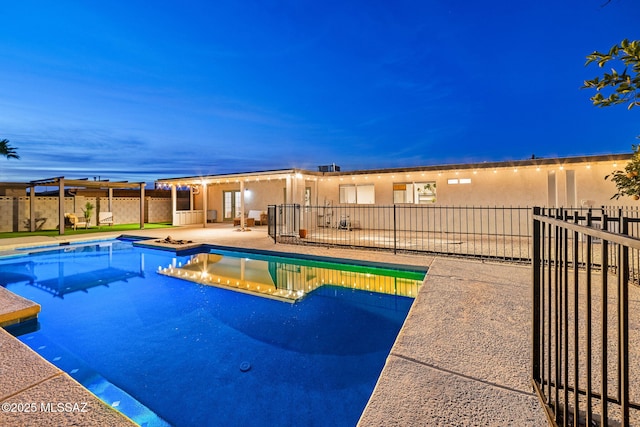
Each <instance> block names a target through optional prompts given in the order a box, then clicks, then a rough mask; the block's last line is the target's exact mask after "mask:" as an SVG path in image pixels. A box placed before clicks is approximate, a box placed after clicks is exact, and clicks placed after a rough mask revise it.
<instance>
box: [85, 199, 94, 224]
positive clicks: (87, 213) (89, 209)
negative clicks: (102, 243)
mask: <svg viewBox="0 0 640 427" xmlns="http://www.w3.org/2000/svg"><path fill="white" fill-rule="evenodd" d="M93 208H94V206H93V205H92V204H91V202H87V203H86V204H85V205H84V209H83V210H82V212H83V213H84V217H85V219H86V220H87V224H89V223H90V222H91V216H92V215H93Z"/></svg>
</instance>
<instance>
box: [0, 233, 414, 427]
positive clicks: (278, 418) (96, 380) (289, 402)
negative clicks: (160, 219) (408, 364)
mask: <svg viewBox="0 0 640 427" xmlns="http://www.w3.org/2000/svg"><path fill="white" fill-rule="evenodd" d="M251 256H252V255H248V254H244V256H242V254H238V255H236V257H241V258H242V259H243V260H245V261H244V263H243V265H244V264H245V263H247V262H257V261H259V260H263V257H258V256H256V258H260V259H259V260H258V259H256V260H252V259H251ZM224 257H225V258H227V257H231V258H233V256H232V254H225V255H224ZM192 259H193V256H192V255H188V256H176V254H175V253H173V252H166V251H159V250H154V249H147V248H139V247H134V246H133V245H132V243H130V242H121V241H106V242H99V243H95V244H88V245H78V246H70V247H66V248H64V249H59V250H51V249H49V250H46V251H43V252H39V253H38V252H37V251H36V252H35V253H31V254H29V255H25V256H18V257H11V258H4V259H0V283H2V284H3V286H6V287H7V288H8V289H9V290H11V291H13V292H15V293H17V294H19V295H22V296H24V297H26V298H28V299H31V300H33V301H36V302H37V303H39V304H41V306H42V311H41V313H40V315H39V329H38V330H37V331H35V332H30V333H25V334H22V335H20V336H19V339H20V340H22V341H23V342H25V343H26V344H27V345H29V346H30V347H31V348H33V349H34V350H35V351H37V352H38V353H40V354H41V355H42V356H43V357H45V358H46V359H47V360H49V361H51V362H52V363H54V364H55V365H57V366H59V367H60V368H61V369H63V370H65V371H66V372H68V373H69V374H70V375H71V376H72V377H74V378H75V379H77V380H78V381H79V382H80V383H82V384H83V385H85V386H86V387H87V388H89V389H90V390H92V391H93V392H94V393H95V394H97V395H98V396H99V397H101V398H102V399H103V400H104V401H105V402H107V403H108V404H110V405H113V406H114V407H116V408H117V409H119V410H122V411H123V412H124V413H125V414H127V415H128V416H130V417H131V418H133V419H134V421H136V422H137V423H139V424H141V425H148V426H154V425H167V424H169V425H173V426H193V425H198V426H205V425H216V426H218V425H222V426H227V425H233V426H252V425H260V426H264V425H270V426H292V425H296V426H298V425H305V426H312V425H317V426H325V425H326V426H353V425H355V424H356V423H357V421H358V419H359V417H360V414H361V413H362V410H363V409H364V406H365V405H366V402H367V400H368V398H369V396H370V394H371V392H372V391H373V388H374V386H375V383H376V380H377V378H378V376H379V374H380V372H381V370H382V367H383V365H384V362H385V359H386V357H387V355H388V353H389V351H390V349H391V346H392V344H393V342H394V340H395V337H396V336H397V334H398V331H399V330H400V327H401V326H402V323H403V321H404V319H405V317H406V315H407V313H408V311H409V308H410V306H411V303H412V301H413V299H412V298H410V297H406V296H398V295H389V294H384V293H379V292H371V291H370V290H363V289H365V288H364V286H365V285H363V284H362V283H363V282H361V281H360V279H358V278H356V276H355V274H365V275H370V273H369V272H367V271H370V270H367V269H365V270H367V271H364V272H363V270H362V268H360V270H358V269H357V268H356V270H358V273H350V274H352V276H353V277H354V279H353V280H352V282H353V283H347V284H344V283H338V284H333V283H326V282H325V283H323V284H322V286H318V287H313V288H311V287H309V289H310V291H309V293H308V294H306V295H305V297H304V298H302V299H300V300H299V301H298V302H295V303H289V302H282V301H280V300H274V299H271V298H264V297H262V296H257V295H253V294H247V293H241V292H237V291H236V290H233V289H225V288H219V287H216V286H207V285H202V284H199V283H194V282H193V281H186V280H181V279H178V278H175V277H169V276H166V275H163V274H160V273H159V270H160V269H161V268H164V267H166V266H168V265H175V266H188V265H193V264H190V263H191V262H192ZM227 259H228V258H227ZM276 261H277V260H276ZM276 261H274V260H271V261H268V262H270V264H267V266H266V267H265V268H266V269H267V271H268V272H269V273H270V276H269V277H271V278H272V281H273V282H279V284H277V286H289V287H290V286H292V284H290V283H287V280H286V278H287V277H290V276H291V275H294V276H295V275H296V274H298V275H301V274H302V275H304V277H305V278H306V279H307V280H308V283H313V281H314V278H313V277H311V276H317V277H320V276H322V278H323V279H322V280H325V277H328V276H326V274H325V273H322V272H319V271H316V270H311V269H309V268H307V267H309V265H308V262H307V266H306V267H301V266H299V265H295V264H290V263H289V262H290V261H287V263H283V262H276ZM216 262H217V263H218V264H220V265H224V264H225V261H224V260H223V259H222V258H221V259H220V260H219V259H218V258H216ZM276 267H277V268H276ZM322 267H323V268H326V267H327V266H326V265H324V264H323V266H322ZM245 268H246V267H245ZM340 269H341V270H344V269H345V267H344V266H340ZM255 270H256V271H259V270H260V268H258V267H256V268H255ZM244 272H245V270H244V269H243V273H244ZM248 272H249V269H247V270H246V273H245V274H249V273H248ZM230 274H231V273H227V276H225V277H228V276H229V275H230ZM341 274H344V273H341ZM385 274H388V273H385ZM341 277H343V276H341ZM2 278H4V279H3V280H2ZM243 279H246V277H243ZM267 279H268V277H267ZM394 280H395V279H394ZM404 280H405V279H402V280H400V281H404ZM343 281H344V280H343ZM400 281H398V283H399V282H400ZM376 283H378V282H376ZM379 283H382V282H379ZM384 283H385V284H384V286H386V287H388V284H387V283H388V281H385V282H384ZM394 283H396V282H394ZM336 285H340V286H336ZM252 286H253V285H252ZM366 286H369V285H366ZM380 286H381V288H382V286H383V285H380Z"/></svg>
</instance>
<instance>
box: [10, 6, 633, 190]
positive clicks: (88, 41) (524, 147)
mask: <svg viewBox="0 0 640 427" xmlns="http://www.w3.org/2000/svg"><path fill="white" fill-rule="evenodd" d="M604 3H605V0H580V1H579V0H564V1H547V0H543V1H536V2H517V1H516V2H514V1H504V0H494V1H491V2H481V1H471V0H467V1H456V0H442V1H432V0H422V1H405V0H394V1H393V2H392V1H388V0H386V1H375V0H366V1H351V2H349V1H336V2H334V1H331V0H328V1H323V2H317V1H305V0H299V1H271V0H266V1H244V0H232V1H225V0H222V1H214V0H208V1H195V0H194V1H186V2H178V1H162V0H160V1H154V2H149V1H148V0H144V1H142V0H127V1H121V0H112V1H108V2H93V1H80V0H78V1H67V0H59V1H55V2H52V1H34V0H21V1H15V2H2V4H1V5H0V19H1V22H2V25H1V26H0V60H1V63H0V79H1V84H0V138H7V139H9V140H10V143H11V145H12V146H14V147H17V148H18V153H19V154H20V156H21V159H20V160H6V159H0V181H23V180H33V179H42V178H48V177H53V176H66V177H69V178H82V177H94V176H100V177H101V178H102V179H111V180H129V181H153V180H154V179H156V178H165V177H174V176H193V175H201V174H218V173H229V172H246V171H257V170H269V169H282V168H292V167H297V168H308V169H312V170H315V169H316V168H317V166H318V165H323V164H331V163H336V164H338V165H340V166H342V168H343V170H354V169H368V168H385V167H400V166H420V165H434V164H442V163H463V162H480V161H501V160H519V159H526V158H530V157H531V155H532V154H535V155H536V156H539V157H556V156H561V157H564V156H574V155H587V154H589V155H590V154H608V153H626V152H630V150H631V144H634V143H636V142H637V140H636V139H635V138H636V136H637V135H639V134H640V115H639V114H640V112H639V111H635V110H632V111H627V109H626V108H625V107H623V106H617V107H610V108H605V109H602V108H596V107H593V106H592V105H591V103H590V101H589V97H590V96H591V95H592V93H591V92H590V91H588V90H581V89H580V87H581V85H582V82H583V81H584V80H585V79H587V78H593V77H595V76H596V75H599V74H601V70H599V69H598V68H597V67H596V66H589V67H585V66H584V63H585V57H586V55H588V54H589V53H591V52H593V51H594V50H600V51H602V50H608V49H609V48H610V47H611V46H612V45H614V44H616V43H618V42H620V41H621V40H622V39H624V38H629V39H639V38H640V26H638V20H639V19H640V3H639V2H637V1H636V0H612V1H611V2H609V3H608V4H607V5H606V6H603V4H604Z"/></svg>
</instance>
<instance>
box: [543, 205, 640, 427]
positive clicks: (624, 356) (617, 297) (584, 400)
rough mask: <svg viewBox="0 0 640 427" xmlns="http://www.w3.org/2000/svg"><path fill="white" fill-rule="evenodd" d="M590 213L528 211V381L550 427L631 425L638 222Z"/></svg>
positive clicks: (638, 352) (638, 360) (637, 348)
mask: <svg viewBox="0 0 640 427" xmlns="http://www.w3.org/2000/svg"><path fill="white" fill-rule="evenodd" d="M596 211H597V212H595V213H596V214H595V215H594V210H587V211H586V212H580V211H579V210H573V211H572V210H563V209H540V208H534V212H533V240H532V243H533V245H532V266H533V268H532V272H533V277H532V279H533V311H532V313H533V316H532V322H533V328H532V331H533V334H532V382H533V385H534V388H535V390H536V392H537V393H538V395H539V397H540V399H541V401H542V403H543V404H544V407H545V409H546V411H547V414H548V416H549V420H550V421H551V422H552V423H553V424H558V425H565V426H567V425H574V426H577V425H586V426H592V425H622V426H628V425H640V404H639V403H638V402H640V370H639V369H638V367H640V287H638V286H636V285H634V282H635V283H637V274H636V272H637V265H638V262H637V261H638V253H639V251H640V239H638V238H637V236H638V226H639V223H640V220H639V219H638V215H637V210H623V209H610V210H607V209H598V210H596ZM610 215H611V216H610ZM634 266H635V267H634ZM634 275H635V276H636V277H635V278H634V277H633V276H634ZM630 367H634V369H630Z"/></svg>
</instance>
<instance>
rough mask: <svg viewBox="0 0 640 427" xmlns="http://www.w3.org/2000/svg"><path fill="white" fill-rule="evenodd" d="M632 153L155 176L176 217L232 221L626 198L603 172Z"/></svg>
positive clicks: (618, 202)
mask: <svg viewBox="0 0 640 427" xmlns="http://www.w3.org/2000/svg"><path fill="white" fill-rule="evenodd" d="M630 158H631V154H612V155H599V156H579V157H565V158H535V157H533V158H531V159H527V160H519V161H505V162H483V163H465V164H450V165H433V166H419V167H408V168H389V169H371V170H354V171H341V170H340V168H339V167H335V165H331V166H321V167H319V168H318V170H317V171H310V170H303V169H281V170H270V171H258V172H247V173H231V174H220V175H208V176H191V177H181V178H167V179H159V180H157V181H156V186H157V187H160V188H170V189H171V190H172V194H173V198H172V200H173V204H172V212H173V223H174V225H185V224H198V223H202V224H203V225H206V223H207V222H212V221H215V222H221V221H233V219H234V218H239V217H242V218H244V217H246V216H247V214H248V213H249V212H250V211H266V209H267V206H268V205H281V204H299V205H301V206H357V205H377V206H389V205H404V206H406V205H441V206H514V207H533V206H543V207H589V206H604V205H606V206H625V205H632V204H634V203H637V202H635V201H633V200H632V199H631V198H621V199H619V200H612V199H611V196H612V195H613V194H615V193H616V189H615V185H614V183H613V182H611V181H609V180H605V176H606V175H609V174H610V173H611V172H612V171H614V170H617V169H623V168H624V166H625V164H626V163H627V162H628V161H629V159H630ZM178 189H189V190H190V194H191V197H190V200H191V203H190V209H188V210H178V209H177V208H176V206H177V205H176V192H177V190H178Z"/></svg>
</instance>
